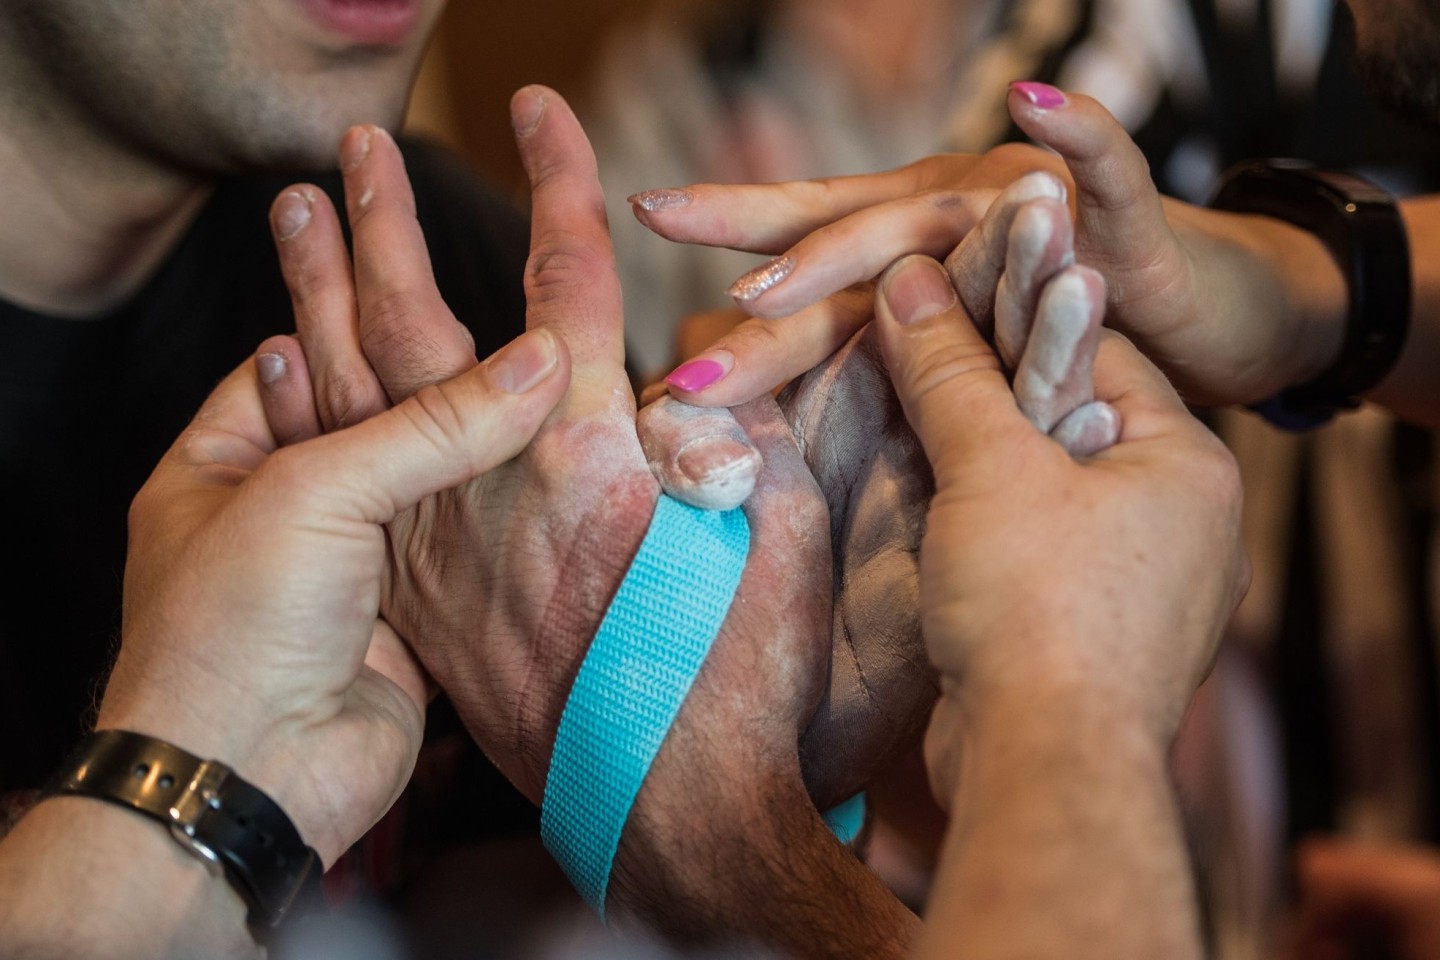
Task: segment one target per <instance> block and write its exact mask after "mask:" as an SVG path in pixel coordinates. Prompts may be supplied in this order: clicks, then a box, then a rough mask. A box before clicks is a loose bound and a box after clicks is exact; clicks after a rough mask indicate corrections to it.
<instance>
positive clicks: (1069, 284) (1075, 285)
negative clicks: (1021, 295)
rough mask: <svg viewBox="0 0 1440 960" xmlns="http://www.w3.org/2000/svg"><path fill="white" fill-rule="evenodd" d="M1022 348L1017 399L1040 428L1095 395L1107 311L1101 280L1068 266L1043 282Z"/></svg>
mask: <svg viewBox="0 0 1440 960" xmlns="http://www.w3.org/2000/svg"><path fill="white" fill-rule="evenodd" d="M1035 313H1036V319H1035V322H1034V326H1033V328H1032V330H1031V334H1030V339H1029V342H1028V343H1027V344H1026V346H1025V353H1024V355H1023V356H1022V357H1021V359H1020V365H1019V368H1018V369H1017V370H1016V371H1015V381H1014V384H1015V400H1016V402H1017V403H1019V404H1020V410H1021V412H1023V413H1024V414H1025V416H1026V417H1027V418H1028V419H1029V420H1030V422H1031V423H1033V424H1035V427H1036V428H1037V429H1038V430H1039V431H1040V432H1041V433H1049V432H1050V431H1051V430H1052V429H1053V428H1054V427H1055V425H1056V424H1057V423H1059V422H1060V421H1061V420H1063V419H1064V418H1065V417H1066V416H1068V415H1069V414H1070V412H1071V411H1073V410H1075V409H1076V408H1078V407H1082V406H1084V405H1085V404H1087V403H1089V402H1090V401H1092V400H1094V399H1095V383H1094V378H1093V371H1094V367H1095V351H1096V349H1097V347H1098V345H1099V341H1100V323H1101V321H1102V320H1103V319H1104V316H1105V281H1104V280H1103V279H1101V277H1100V275H1099V274H1098V273H1096V272H1095V271H1094V270H1091V269H1089V268H1088V267H1069V268H1067V269H1066V270H1064V271H1062V272H1061V273H1060V274H1058V275H1056V276H1055V277H1054V279H1052V280H1051V281H1050V282H1049V283H1047V284H1046V285H1045V287H1044V291H1043V292H1042V293H1041V294H1040V298H1039V303H1038V304H1037V308H1036V312H1035Z"/></svg>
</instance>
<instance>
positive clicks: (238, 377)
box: [99, 334, 568, 865]
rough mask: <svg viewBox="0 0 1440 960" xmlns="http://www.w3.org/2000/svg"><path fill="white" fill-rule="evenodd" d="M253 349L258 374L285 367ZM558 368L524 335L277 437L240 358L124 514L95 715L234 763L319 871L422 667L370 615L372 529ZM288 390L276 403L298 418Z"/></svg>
mask: <svg viewBox="0 0 1440 960" xmlns="http://www.w3.org/2000/svg"><path fill="white" fill-rule="evenodd" d="M260 357H261V364H262V367H261V369H262V370H263V371H265V375H266V376H273V375H274V373H275V372H276V364H280V363H284V362H285V361H284V358H283V357H282V356H281V355H279V354H275V353H271V352H267V351H266V350H265V349H264V348H263V347H262V352H261V354H260ZM537 371H538V372H539V376H538V377H537V376H536V375H535V374H536V373H537ZM567 372H568V362H567V360H566V357H565V351H564V346H563V344H560V343H559V342H558V341H556V340H555V339H554V338H551V337H548V336H547V335H545V334H537V335H532V336H530V337H528V338H527V339H525V340H524V341H520V342H517V343H515V344H513V345H511V346H510V347H508V348H507V349H506V350H505V351H502V352H501V353H500V354H497V355H496V356H495V357H494V358H492V359H491V360H490V361H488V362H487V363H486V364H485V365H484V366H481V367H477V368H474V369H472V370H470V371H469V372H468V373H465V374H463V375H461V376H460V377H458V378H456V379H454V380H451V381H449V382H445V383H441V384H438V385H435V386H432V387H429V388H427V389H426V390H425V391H423V392H421V393H417V394H416V395H415V396H414V397H412V398H411V399H409V400H408V401H406V402H405V403H403V404H401V405H400V406H397V407H396V408H394V409H393V410H390V411H388V412H386V413H385V414H383V415H381V416H378V417H376V418H374V419H372V420H368V421H367V422H365V423H363V424H360V425H358V426H354V427H351V428H347V429H344V430H341V431H338V432H336V433H333V434H331V435H330V436H326V437H320V438H317V439H311V440H307V441H305V442H303V443H298V444H295V445H293V446H289V447H286V448H284V449H280V445H279V441H278V440H277V438H276V435H275V433H274V431H273V430H272V429H271V428H270V426H269V424H268V422H267V418H266V415H265V410H264V407H263V404H262V400H261V396H260V389H259V386H260V381H259V379H258V378H257V375H256V369H255V367H254V365H252V364H251V363H250V362H248V361H247V363H246V364H245V365H243V366H242V367H241V368H240V369H238V370H237V371H235V373H233V374H231V375H230V377H229V378H227V379H226V380H225V382H224V383H222V384H221V385H220V387H219V388H217V390H216V391H215V393H214V394H213V395H212V396H211V397H210V399H209V400H208V401H207V402H206V404H205V406H204V407H203V408H202V409H201V411H200V413H199V414H198V415H197V416H196V418H195V421H194V422H193V423H192V424H191V425H190V427H189V428H188V429H187V430H186V431H185V433H184V434H182V435H181V437H180V438H179V439H178V440H177V441H176V442H175V445H174V446H173V447H171V449H170V451H169V452H168V453H167V454H166V455H165V458H164V459H163V460H162V461H161V463H160V465H159V466H158V467H157V468H156V470H155V472H154V474H152V475H151V477H150V479H149V481H148V482H147V483H146V484H145V486H144V488H143V489H142V490H141V491H140V493H139V495H138V496H137V497H136V499H135V503H134V506H133V507H132V508H131V512H130V549H129V556H128V559H127V562H126V567H125V606H124V631H123V640H122V644H121V650H120V657H119V660H118V661H117V663H116V665H115V670H114V673H113V675H112V676H111V679H110V683H109V686H108V688H107V690H106V693H105V699H104V703H103V704H102V707H101V711H100V720H99V726H100V727H101V728H121V729H129V730H134V731H137V732H141V733H148V734H151V735H154V736H159V737H161V738H163V739H166V740H169V741H171V742H173V743H175V744H177V745H178V746H180V747H182V748H184V749H186V750H189V751H191V752H192V753H195V754H197V755H199V756H202V757H205V758H212V759H218V760H220V761H222V762H224V763H227V764H229V765H231V766H232V767H233V768H234V769H235V770H236V771H237V772H238V773H239V774H240V775H241V776H243V777H245V778H246V779H248V780H250V781H252V782H253V783H255V784H256V785H257V786H259V787H260V788H261V789H262V790H264V791H266V792H267V793H268V794H270V795H271V796H272V797H273V798H274V799H275V800H276V801H277V802H278V803H279V804H280V806H281V807H282V808H283V809H284V810H285V811H286V813H288V814H289V816H290V817H291V819H292V820H293V821H294V822H295V825H296V827H297V828H298V829H299V831H300V833H301V836H303V837H304V838H305V840H306V842H307V843H309V844H310V845H311V846H313V847H315V848H316V850H317V851H319V853H320V855H321V857H322V858H323V860H324V862H325V863H326V864H327V865H329V864H330V863H333V862H334V861H335V859H336V858H337V857H339V856H340V854H341V853H343V852H344V851H345V849H346V848H347V847H349V845H350V844H351V843H353V842H354V841H355V840H356V839H357V838H358V837H359V836H360V835H361V834H363V833H364V832H365V830H367V829H369V827H370V826H371V825H372V824H373V823H374V822H375V821H376V820H377V819H379V817H380V816H381V815H382V814H383V813H384V812H385V810H387V809H388V808H389V806H390V804H391V803H392V802H394V799H395V798H396V797H397V796H398V795H399V793H400V790H401V788H402V787H403V786H404V784H405V781H406V780H407V779H408V778H409V774H410V770H411V767H412V766H413V765H414V762H415V755H416V751H417V750H418V749H419V746H420V735H421V727H422V724H423V716H424V702H425V682H424V675H423V672H422V671H421V669H420V667H419V665H418V664H417V663H416V662H415V660H414V658H413V656H412V655H411V653H410V651H409V650H407V649H406V647H405V645H404V644H403V643H401V642H400V639H399V637H397V636H396V634H395V631H394V630H393V629H391V626H390V625H389V624H388V623H387V622H385V621H383V620H380V619H379V612H380V607H381V594H382V579H383V574H384V572H385V567H386V559H387V549H386V547H387V544H386V534H385V530H384V528H383V526H382V525H383V524H386V523H391V522H393V521H395V519H396V518H397V516H400V515H402V514H404V513H406V512H409V511H413V509H414V505H415V504H416V503H417V502H419V501H421V500H422V499H424V498H427V497H431V496H434V495H435V494H437V492H438V491H441V490H445V489H447V488H453V487H456V486H458V485H462V484H466V483H469V482H472V481H474V479H475V478H476V477H479V476H481V475H483V474H484V473H485V471H487V470H489V469H490V468H492V467H494V466H496V465H497V464H499V463H501V462H503V461H505V460H506V459H508V458H510V457H511V456H513V455H514V454H515V453H516V452H517V451H518V450H519V449H520V448H521V447H523V446H524V445H525V443H526V442H528V441H529V439H530V437H531V435H532V434H534V432H535V430H536V429H537V428H538V427H539V425H540V423H541V421H542V420H543V419H544V417H545V416H546V414H547V413H549V411H550V409H551V408H552V407H553V406H554V405H555V403H556V401H558V400H559V398H560V396H561V395H562V393H563V391H564V389H565V384H566V379H567ZM303 399H304V400H305V401H307V403H301V404H294V405H292V406H291V410H292V412H294V413H295V414H296V415H297V416H299V417H302V418H303V417H304V416H306V409H305V408H306V406H307V405H308V398H303ZM308 416H309V417H310V418H311V419H313V417H314V413H313V407H311V408H310V412H309V414H308Z"/></svg>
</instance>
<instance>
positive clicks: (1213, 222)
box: [1121, 201, 1349, 403]
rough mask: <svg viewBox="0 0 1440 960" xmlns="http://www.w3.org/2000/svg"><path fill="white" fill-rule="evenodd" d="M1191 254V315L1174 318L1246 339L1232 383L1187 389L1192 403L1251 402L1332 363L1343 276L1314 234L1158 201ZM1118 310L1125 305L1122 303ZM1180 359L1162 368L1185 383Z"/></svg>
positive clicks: (1341, 318) (1341, 322)
mask: <svg viewBox="0 0 1440 960" xmlns="http://www.w3.org/2000/svg"><path fill="white" fill-rule="evenodd" d="M1165 210H1166V216H1167V217H1168V219H1169V220H1170V223H1171V226H1172V227H1174V229H1175V231H1176V234H1177V235H1178V236H1179V237H1180V240H1181V243H1182V245H1183V246H1184V248H1185V249H1186V251H1187V252H1188V254H1189V262H1190V264H1191V269H1192V270H1193V271H1194V272H1195V276H1194V277H1193V278H1192V282H1193V283H1194V286H1195V289H1196V290H1197V291H1198V294H1199V302H1198V303H1197V305H1196V313H1197V315H1196V316H1194V317H1182V318H1178V322H1179V323H1181V324H1189V325H1193V326H1194V327H1195V328H1196V330H1197V331H1204V330H1207V329H1213V330H1217V331H1220V333H1221V336H1222V337H1223V338H1224V339H1225V340H1227V341H1229V342H1230V343H1231V344H1242V345H1244V348H1243V350H1244V355H1242V356H1241V357H1239V358H1238V359H1237V363H1236V368H1235V370H1234V371H1233V372H1232V374H1231V376H1230V382H1229V383H1225V384H1223V385H1219V386H1218V390H1220V391H1222V392H1220V393H1219V394H1218V395H1217V394H1214V393H1213V392H1212V391H1209V390H1199V391H1196V390H1185V391H1184V392H1185V393H1186V399H1187V400H1190V401H1191V402H1195V403H1255V402H1257V401H1260V400H1265V399H1267V398H1269V397H1271V396H1274V395H1275V394H1276V393H1279V392H1280V391H1281V390H1283V389H1285V388H1286V387H1289V386H1294V385H1295V384H1299V383H1305V382H1306V381H1308V380H1311V379H1313V378H1314V377H1315V376H1317V375H1318V374H1320V373H1321V372H1323V371H1324V370H1325V369H1326V368H1327V367H1329V366H1330V364H1332V363H1333V362H1334V361H1335V358H1336V356H1337V355H1338V354H1339V352H1340V345H1341V342H1342V340H1343V339H1344V333H1345V320H1346V317H1347V316H1348V315H1349V299H1348V297H1349V294H1348V290H1347V288H1346V285H1345V277H1344V275H1343V274H1342V273H1341V272H1340V268H1339V266H1338V265H1337V264H1336V263H1335V260H1334V258H1333V257H1332V256H1331V255H1330V252H1329V251H1328V250H1327V249H1326V247H1325V245H1324V244H1323V243H1322V242H1321V241H1320V240H1319V239H1317V238H1316V237H1315V236H1314V235H1313V234H1311V233H1309V232H1307V231H1304V230H1301V229H1300V228H1298V227H1295V226H1292V225H1291V224H1288V223H1285V222H1284V221H1281V220H1276V219H1274V218H1271V217H1263V216H1255V215H1242V214H1234V213H1226V212H1221V211H1216V210H1207V209H1204V208H1201V207H1193V206H1190V205H1189V204H1182V203H1178V202H1174V201H1166V206H1165ZM1121 314H1122V315H1123V307H1122V308H1121ZM1185 365H1186V364H1185V357H1183V356H1180V357H1178V358H1176V360H1175V362H1174V363H1173V364H1171V365H1170V367H1171V368H1170V369H1168V370H1167V373H1169V374H1170V375H1171V377H1172V378H1173V379H1175V381H1176V383H1177V385H1178V386H1181V387H1182V388H1184V387H1185V386H1186V384H1185Z"/></svg>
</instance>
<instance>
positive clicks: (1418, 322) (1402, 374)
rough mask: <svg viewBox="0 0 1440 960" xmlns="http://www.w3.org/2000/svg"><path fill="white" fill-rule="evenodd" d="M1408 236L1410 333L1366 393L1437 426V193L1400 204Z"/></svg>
mask: <svg viewBox="0 0 1440 960" xmlns="http://www.w3.org/2000/svg"><path fill="white" fill-rule="evenodd" d="M1400 211H1401V213H1402V215H1403V216H1404V218H1405V228H1406V231H1407V232H1408V234H1409V238H1410V271H1411V297H1412V301H1411V308H1410V333H1409V336H1408V337H1407V338H1406V341H1405V350H1404V352H1403V353H1402V354H1401V355H1400V361H1399V362H1398V363H1397V364H1396V365H1395V368H1394V370H1392V371H1391V372H1390V375H1389V376H1388V377H1386V378H1385V380H1384V382H1382V383H1381V384H1380V386H1379V387H1378V388H1377V389H1376V390H1375V391H1374V393H1372V394H1371V395H1370V397H1369V399H1371V400H1373V401H1374V402H1376V403H1378V404H1381V405H1382V406H1385V407H1388V408H1389V409H1390V410H1393V411H1394V412H1395V413H1397V414H1398V415H1400V416H1401V417H1404V418H1405V419H1407V420H1411V421H1414V422H1416V423H1420V424H1423V425H1425V426H1430V427H1436V426H1440V379H1437V378H1436V376H1435V371H1436V370H1440V197H1419V198H1417V199H1414V200H1406V201H1404V202H1403V203H1401V204H1400Z"/></svg>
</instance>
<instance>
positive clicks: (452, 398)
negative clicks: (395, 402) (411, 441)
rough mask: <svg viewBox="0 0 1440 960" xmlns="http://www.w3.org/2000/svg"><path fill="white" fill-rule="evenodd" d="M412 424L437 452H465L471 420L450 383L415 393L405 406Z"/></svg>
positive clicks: (403, 406) (428, 387) (436, 384)
mask: <svg viewBox="0 0 1440 960" xmlns="http://www.w3.org/2000/svg"><path fill="white" fill-rule="evenodd" d="M401 407H402V409H403V410H404V412H405V415H406V416H407V418H408V419H409V420H410V423H411V424H412V425H413V426H414V427H415V428H416V429H417V430H418V431H419V432H420V434H421V435H422V436H424V437H425V438H426V439H427V440H428V441H429V442H430V443H431V444H432V445H434V446H435V447H436V449H439V450H444V451H453V450H465V449H466V447H467V444H466V440H467V438H468V437H469V435H470V428H471V417H470V416H469V413H468V411H467V409H466V405H465V404H464V403H462V402H461V401H460V398H459V397H458V396H456V388H455V387H454V386H453V385H451V384H448V383H432V384H428V385H426V386H424V387H421V388H420V389H419V390H417V391H415V393H414V395H413V396H411V397H410V399H408V400H406V401H405V403H404V404H402V405H401Z"/></svg>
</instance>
